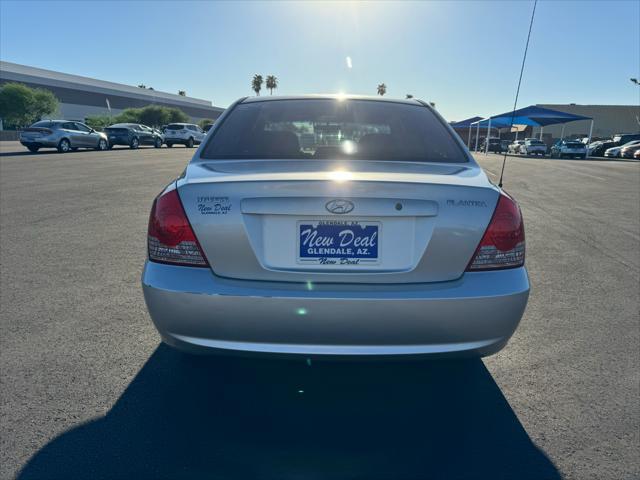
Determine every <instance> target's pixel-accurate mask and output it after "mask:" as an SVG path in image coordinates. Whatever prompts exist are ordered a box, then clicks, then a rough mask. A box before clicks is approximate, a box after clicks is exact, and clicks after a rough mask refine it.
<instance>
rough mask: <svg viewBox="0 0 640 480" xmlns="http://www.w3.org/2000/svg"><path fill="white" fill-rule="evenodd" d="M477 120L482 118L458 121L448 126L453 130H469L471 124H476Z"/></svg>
mask: <svg viewBox="0 0 640 480" xmlns="http://www.w3.org/2000/svg"><path fill="white" fill-rule="evenodd" d="M478 120H482V117H471V118H467V119H466V120H460V121H459V122H451V123H450V124H449V125H451V127H453V128H469V127H471V126H472V124H473V122H477V121H478Z"/></svg>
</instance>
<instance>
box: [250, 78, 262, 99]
mask: <svg viewBox="0 0 640 480" xmlns="http://www.w3.org/2000/svg"><path fill="white" fill-rule="evenodd" d="M251 90H253V91H254V92H256V95H258V96H260V90H262V75H258V74H257V73H256V74H255V75H254V76H253V80H251Z"/></svg>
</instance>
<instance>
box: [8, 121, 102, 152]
mask: <svg viewBox="0 0 640 480" xmlns="http://www.w3.org/2000/svg"><path fill="white" fill-rule="evenodd" d="M20 143H22V145H24V146H25V147H27V148H28V149H29V151H31V152H34V153H35V152H37V151H38V150H40V149H41V148H56V149H57V150H58V151H59V152H60V153H66V152H68V151H70V150H77V149H78V148H91V149H94V150H107V149H108V148H109V142H108V140H107V136H106V135H105V134H104V133H102V132H97V131H95V130H94V129H93V128H91V127H88V126H87V125H85V124H84V123H81V122H74V121H70V120H41V121H39V122H36V123H34V124H33V125H31V126H30V127H29V128H25V129H24V130H22V132H20Z"/></svg>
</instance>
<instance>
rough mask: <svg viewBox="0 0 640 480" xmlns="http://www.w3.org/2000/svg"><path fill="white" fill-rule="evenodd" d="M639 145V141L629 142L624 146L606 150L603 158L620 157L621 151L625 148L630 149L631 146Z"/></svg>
mask: <svg viewBox="0 0 640 480" xmlns="http://www.w3.org/2000/svg"><path fill="white" fill-rule="evenodd" d="M638 144H640V140H632V141H630V142H627V143H625V144H624V145H618V146H616V147H611V148H608V149H607V150H606V151H605V152H604V156H605V157H619V156H620V155H621V152H622V149H623V148H625V147H631V146H633V145H638Z"/></svg>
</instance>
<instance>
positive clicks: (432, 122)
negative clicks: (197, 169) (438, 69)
mask: <svg viewBox="0 0 640 480" xmlns="http://www.w3.org/2000/svg"><path fill="white" fill-rule="evenodd" d="M201 158H205V159H272V158H287V159H316V158H327V159H335V158H337V159H352V158H353V159H367V160H399V161H417V162H466V161H467V157H466V155H465V153H464V151H463V149H462V148H461V147H460V146H459V145H458V144H457V143H456V141H455V140H454V138H453V136H452V135H451V134H450V133H449V131H448V130H447V129H446V128H445V127H444V125H443V124H442V122H441V121H440V120H439V119H438V118H437V117H436V116H435V115H434V114H433V112H431V110H430V109H428V108H426V107H423V106H420V105H410V104H402V103H391V102H376V101H371V100H344V101H340V100H334V99H305V100H275V101H262V102H249V103H244V104H240V105H237V106H236V107H235V108H234V109H233V111H232V112H230V114H229V116H228V117H226V118H225V120H224V121H223V123H222V124H221V125H220V127H219V128H218V129H217V130H216V131H215V132H214V135H213V136H212V137H211V139H210V140H209V142H208V143H207V145H206V146H205V148H204V151H203V152H202V154H201Z"/></svg>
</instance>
